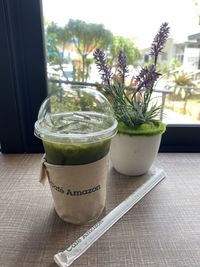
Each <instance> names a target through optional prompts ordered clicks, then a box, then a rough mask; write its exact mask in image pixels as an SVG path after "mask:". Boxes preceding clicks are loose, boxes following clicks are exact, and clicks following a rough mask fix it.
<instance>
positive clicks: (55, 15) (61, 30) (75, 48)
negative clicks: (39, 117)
mask: <svg viewBox="0 0 200 267" xmlns="http://www.w3.org/2000/svg"><path fill="white" fill-rule="evenodd" d="M43 12H44V22H45V23H44V27H45V36H46V55H47V70H48V80H49V92H52V91H55V90H59V88H60V85H61V84H62V85H64V84H66V83H71V82H76V83H77V82H79V83H80V82H81V83H90V84H91V86H96V84H97V83H101V79H100V76H99V73H98V70H97V68H96V66H95V64H94V58H93V52H94V50H95V48H97V47H99V46H100V47H101V48H103V50H104V51H107V53H108V55H109V59H110V64H111V66H112V68H113V70H114V69H115V60H114V58H115V57H114V55H116V51H117V50H119V49H120V45H119V44H123V47H126V50H125V51H127V54H126V55H127V58H128V62H129V72H130V76H129V78H127V86H129V85H132V84H131V81H133V80H134V77H135V75H136V74H137V72H138V70H139V68H140V66H141V65H144V64H149V62H150V57H149V52H150V47H151V43H152V41H153V38H154V36H155V34H156V33H157V30H158V28H159V27H160V25H161V23H163V22H168V23H169V25H170V28H171V29H170V38H169V39H168V42H167V45H166V47H165V50H164V53H163V54H162V56H161V57H160V58H159V71H160V72H161V73H162V74H163V78H162V79H160V80H159V81H158V82H157V84H156V87H155V93H154V96H155V101H157V102H159V103H160V104H162V105H163V112H162V114H161V117H162V119H163V121H164V122H166V123H168V124H179V123H180V124H199V122H200V27H199V23H200V19H199V18H200V1H199V0H184V1H179V0H163V1H160V0H151V1H146V0H137V1H132V0H124V1H123V2H118V1H114V0H110V1H107V0H102V1H100V2H99V1H95V0H73V1H66V0H43ZM92 27H93V28H92ZM72 28H73V29H76V30H75V31H74V32H76V34H74V35H73V36H72V35H71V34H70V29H72ZM91 28H92V29H93V30H92V34H91V31H90V29H91ZM77 29H78V30H77ZM95 34H96V38H94V35H95ZM111 39H112V40H111ZM113 40H114V41H113ZM111 41H112V42H111Z"/></svg>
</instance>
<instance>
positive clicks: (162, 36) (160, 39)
mask: <svg viewBox="0 0 200 267" xmlns="http://www.w3.org/2000/svg"><path fill="white" fill-rule="evenodd" d="M169 29H170V27H169V26H168V23H167V22H164V23H163V24H162V25H161V26H160V29H159V31H158V33H157V34H156V36H155V38H154V40H153V43H152V45H151V52H150V55H151V56H152V57H153V59H154V64H155V65H156V64H157V59H158V55H159V54H160V53H162V51H163V49H164V45H165V43H166V40H167V38H168V35H169Z"/></svg>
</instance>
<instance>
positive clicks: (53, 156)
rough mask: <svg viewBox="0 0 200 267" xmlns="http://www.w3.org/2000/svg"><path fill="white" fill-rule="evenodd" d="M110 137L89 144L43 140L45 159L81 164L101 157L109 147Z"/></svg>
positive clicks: (51, 161) (55, 162)
mask: <svg viewBox="0 0 200 267" xmlns="http://www.w3.org/2000/svg"><path fill="white" fill-rule="evenodd" d="M110 141H111V140H110V139H108V140H104V141H101V142H98V143H91V144H61V143H53V142H50V141H43V145H44V149H45V152H46V160H47V162H48V163H50V164H55V165H81V164H87V163H91V162H94V161H97V160H99V159H101V158H103V157H104V156H105V155H107V153H108V152H109V149H110Z"/></svg>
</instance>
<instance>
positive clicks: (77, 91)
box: [35, 86, 117, 223]
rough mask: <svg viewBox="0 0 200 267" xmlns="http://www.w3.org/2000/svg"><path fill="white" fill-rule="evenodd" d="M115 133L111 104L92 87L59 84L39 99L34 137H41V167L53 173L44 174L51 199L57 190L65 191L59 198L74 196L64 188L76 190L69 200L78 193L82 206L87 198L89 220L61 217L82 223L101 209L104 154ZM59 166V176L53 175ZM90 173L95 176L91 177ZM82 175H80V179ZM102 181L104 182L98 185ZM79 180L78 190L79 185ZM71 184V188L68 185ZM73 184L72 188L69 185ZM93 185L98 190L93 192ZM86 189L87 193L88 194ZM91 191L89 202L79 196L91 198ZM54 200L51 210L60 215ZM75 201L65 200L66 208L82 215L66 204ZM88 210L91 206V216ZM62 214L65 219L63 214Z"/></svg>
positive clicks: (103, 196) (105, 166) (115, 127)
mask: <svg viewBox="0 0 200 267" xmlns="http://www.w3.org/2000/svg"><path fill="white" fill-rule="evenodd" d="M116 131H117V121H116V119H115V117H114V112H113V110H112V107H111V105H110V103H109V102H108V100H107V99H106V98H105V97H104V96H103V95H102V94H101V93H100V92H99V91H97V90H95V89H91V88H88V87H80V86H78V87H77V86H69V87H67V88H65V89H63V88H62V89H61V90H60V92H58V93H57V94H52V95H51V96H48V97H47V98H46V99H45V100H44V102H43V103H42V105H41V107H40V110H39V114H38V120H37V121H36V123H35V135H36V136H37V137H38V138H40V139H42V142H43V145H44V150H45V154H46V155H45V157H46V165H45V166H46V168H47V173H48V174H49V175H50V176H51V177H48V178H49V181H50V186H51V190H52V194H53V197H54V194H55V193H56V195H57V196H58V193H60V192H63V191H64V193H60V196H62V200H60V202H62V201H63V199H65V200H66V199H70V197H72V195H71V194H68V195H67V192H76V193H75V195H76V198H73V201H74V199H76V200H78V197H79V201H78V202H77V203H79V204H81V205H80V206H81V207H82V209H83V205H82V203H83V202H81V200H85V205H88V208H87V212H86V213H88V215H87V216H86V217H87V219H86V218H85V219H80V220H79V219H77V222H76V220H71V219H68V218H64V220H66V221H70V222H73V223H84V222H86V221H88V220H90V219H94V217H97V214H98V215H99V213H100V210H101V211H102V205H104V206H105V194H106V177H105V176H107V175H106V174H107V171H105V169H106V170H107V165H106V164H107V154H108V152H109V149H110V142H111V138H112V137H113V136H114V135H115V134H116ZM99 168H100V170H99ZM59 170H61V173H62V175H57V173H58V172H59ZM77 170H78V171H77ZM51 171H52V175H51ZM91 175H92V176H95V177H90V176H91ZM55 176H59V178H58V177H57V178H55V179H54V177H55ZM61 176H63V178H62V180H63V181H64V182H62V180H61V179H60V177H61ZM81 177H84V180H83V179H82V178H81ZM58 180H59V181H58ZM95 180H96V182H95ZM100 180H102V183H103V184H102V185H101V184H100ZM73 181H74V183H73V185H72V182H73ZM84 182H85V186H84ZM58 183H59V184H58ZM77 183H78V184H77ZM80 184H81V188H79V185H80ZM70 185H72V186H71V187H70ZM72 187H73V189H71V188H72ZM59 188H61V189H60V192H59V190H56V189H59ZM95 188H96V189H98V188H99V189H98V190H95ZM69 190H70V191H69ZM92 190H93V191H92ZM90 191H91V193H89V192H90ZM81 192H82V193H83V194H82V193H81ZM86 192H88V194H86ZM84 193H85V194H84ZM89 194H90V197H91V199H90V201H89V202H87V201H86V199H84V197H83V195H85V196H87V197H89V196H88V195H89ZM98 194H101V196H98ZM95 197H96V198H95ZM98 199H99V200H98ZM100 199H102V201H101V200H100ZM96 200H97V201H96ZM56 201H57V200H56V198H55V197H54V202H55V208H56V211H57V213H58V214H59V215H60V212H59V211H58V207H57V206H58V205H56ZM73 201H67V202H65V205H66V210H67V209H69V208H70V209H72V208H75V209H76V211H77V212H79V213H80V212H81V210H80V209H78V207H77V205H78V204H77V205H75V206H74V207H69V205H72V203H73ZM98 201H99V202H101V205H100V206H101V208H100V206H99V207H98V205H96V206H95V207H96V208H95V207H94V204H93V205H92V203H91V202H95V203H96V202H98ZM57 202H58V201H57ZM86 202H87V203H86ZM103 202H104V203H103ZM89 203H90V204H89ZM96 204H97V203H96ZM59 206H60V203H59ZM92 207H93V208H92ZM94 208H95V209H96V211H94ZM89 209H91V210H93V212H91V214H90V212H89ZM62 212H63V211H62ZM70 216H71V215H70ZM60 217H62V218H63V216H60ZM83 217H84V216H83ZM90 217H91V218H90Z"/></svg>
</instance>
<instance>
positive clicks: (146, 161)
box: [110, 133, 162, 176]
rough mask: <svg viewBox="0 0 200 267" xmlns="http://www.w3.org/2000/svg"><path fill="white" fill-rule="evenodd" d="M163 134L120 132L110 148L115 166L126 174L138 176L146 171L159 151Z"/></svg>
mask: <svg viewBox="0 0 200 267" xmlns="http://www.w3.org/2000/svg"><path fill="white" fill-rule="evenodd" d="M161 135H162V134H161V133H159V134H156V135H152V136H144V135H140V136H134V135H132V136H130V135H127V134H121V133H118V134H117V135H116V136H115V137H114V138H113V140H112V142H111V148H110V156H111V161H112V164H113V167H114V168H115V169H116V171H118V172H119V173H121V174H124V175H130V176H137V175H142V174H144V173H146V172H147V171H148V170H149V169H150V167H151V165H152V164H153V161H154V159H155V157H156V155H157V153H158V149H159V146H160V141H161Z"/></svg>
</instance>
